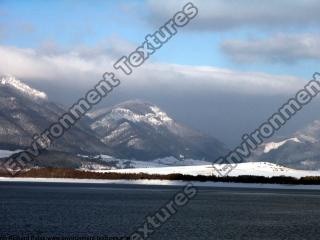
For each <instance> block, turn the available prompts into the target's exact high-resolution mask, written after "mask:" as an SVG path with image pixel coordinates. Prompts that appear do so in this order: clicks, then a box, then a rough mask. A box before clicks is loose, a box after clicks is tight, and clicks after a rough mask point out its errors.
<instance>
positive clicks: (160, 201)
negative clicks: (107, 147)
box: [0, 182, 320, 240]
mask: <svg viewBox="0 0 320 240" xmlns="http://www.w3.org/2000/svg"><path fill="white" fill-rule="evenodd" d="M181 189H182V187H167V186H141V185H140V186H138V185H111V184H110V185H108V184H67V183H65V184H64V183H6V182H2V183H0V236H8V235H19V236H27V235H29V236H110V237H111V236H125V235H129V234H130V233H131V232H133V231H134V230H136V228H137V227H139V226H140V225H141V224H142V223H143V222H144V219H145V216H147V215H152V214H153V213H155V212H156V211H157V210H158V209H159V208H160V207H162V206H163V205H164V204H166V203H167V202H168V201H169V200H170V199H171V198H172V197H173V196H174V195H175V193H176V192H177V191H180V190H181ZM198 190H199V192H198V195H197V196H196V197H195V198H194V199H192V200H191V201H190V203H189V204H188V205H186V206H184V207H182V208H180V209H179V211H178V213H177V214H176V215H174V216H173V217H172V218H171V219H170V220H169V221H168V222H167V223H165V224H164V225H163V226H162V227H161V228H160V229H159V230H157V231H156V232H155V233H154V234H153V235H152V236H151V238H150V239H165V240H166V239H168V240H171V239H173V240H175V239H177V240H180V239H181V240H183V239H195V240H201V239H259V240H261V239H268V240H269V239H299V240H301V239H320V192H319V191H303V190H266V189H230V188H199V189H198Z"/></svg>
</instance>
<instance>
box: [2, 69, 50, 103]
mask: <svg viewBox="0 0 320 240" xmlns="http://www.w3.org/2000/svg"><path fill="white" fill-rule="evenodd" d="M0 86H7V87H10V88H13V89H15V90H16V91H18V92H19V93H21V94H23V95H25V96H28V97H31V98H33V99H42V100H47V99H48V97H47V94H45V93H44V92H41V91H39V90H36V89H34V88H31V87H30V86H28V85H27V84H25V83H23V82H21V81H20V80H18V79H17V78H15V77H14V76H12V75H5V76H2V77H0Z"/></svg>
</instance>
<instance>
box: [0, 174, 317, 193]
mask: <svg viewBox="0 0 320 240" xmlns="http://www.w3.org/2000/svg"><path fill="white" fill-rule="evenodd" d="M5 182H10V183H13V182H16V183H73V184H107V185H117V184H127V185H146V186H152V185H155V186H184V185H185V184H186V183H192V184H193V185H194V186H196V187H208V188H246V189H283V190H320V185H302V184H300V185H294V184H276V183H274V184H270V183H235V182H198V181H181V180H157V179H150V180H146V179H144V180H125V179H123V180H101V179H75V178H29V177H20V178H19V177H0V183H5Z"/></svg>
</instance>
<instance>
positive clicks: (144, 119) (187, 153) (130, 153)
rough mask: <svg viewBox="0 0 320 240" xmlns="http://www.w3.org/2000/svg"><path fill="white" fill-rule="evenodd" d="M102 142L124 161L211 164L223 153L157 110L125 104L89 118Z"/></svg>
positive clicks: (206, 138)
mask: <svg viewBox="0 0 320 240" xmlns="http://www.w3.org/2000/svg"><path fill="white" fill-rule="evenodd" d="M90 116H91V117H92V118H93V120H94V122H93V123H92V124H91V127H92V129H93V130H95V131H96V133H97V134H98V135H99V136H100V139H101V141H102V142H104V143H105V144H106V145H108V146H110V147H111V148H112V149H114V151H115V152H121V153H122V154H123V155H124V157H125V158H127V159H136V160H148V161H149V160H153V159H157V158H164V157H169V156H172V157H175V158H177V159H180V160H181V161H182V160H184V159H186V158H191V159H199V160H207V161H214V160H215V159H216V158H218V157H219V156H221V155H223V154H225V153H226V148H225V146H224V145H223V144H222V143H221V142H219V141H218V140H216V139H214V138H212V137H209V136H206V135H204V134H202V133H199V132H197V131H194V130H192V129H190V128H188V127H186V126H183V125H182V124H180V123H177V122H176V121H175V120H173V119H172V118H171V117H169V116H168V114H167V113H165V112H164V111H162V110H161V109H160V108H159V107H157V106H155V105H153V104H151V103H148V102H144V101H140V100H134V101H127V102H123V103H121V104H118V105H116V106H114V107H112V108H107V109H102V110H98V111H96V112H93V113H91V114H90Z"/></svg>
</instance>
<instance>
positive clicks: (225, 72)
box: [0, 46, 303, 95]
mask: <svg viewBox="0 0 320 240" xmlns="http://www.w3.org/2000/svg"><path fill="white" fill-rule="evenodd" d="M98 53H99V54H98ZM108 53H109V54H108ZM0 55H1V58H0V73H1V74H12V75H15V76H17V77H18V78H21V79H29V80H33V81H42V84H46V82H47V83H50V84H51V85H52V84H55V85H63V86H66V87H70V88H72V87H73V86H77V87H79V86H83V87H84V88H85V87H89V86H90V85H92V84H94V83H96V82H97V81H98V80H99V79H100V78H101V75H102V74H103V73H104V72H106V71H114V70H113V68H112V64H113V63H114V62H115V60H116V58H115V56H114V54H113V53H112V51H102V50H101V51H97V49H90V48H82V49H80V48H78V49H74V50H71V51H69V52H61V51H60V52H57V53H48V52H42V51H40V50H35V49H24V48H17V47H8V46H0ZM115 73H116V74H117V75H118V77H119V78H121V80H124V81H125V84H123V85H124V86H123V87H124V88H127V89H133V90H134V89H144V90H145V91H155V92H159V91H160V90H166V91H178V92H183V91H185V92H186V93H187V92H190V91H192V92H201V91H211V92H217V91H218V92H229V93H233V92H234V93H240V94H250V95H255V94H259V95H260V94H261V95H274V94H287V93H291V92H293V91H295V90H297V89H298V88H299V87H300V86H302V85H303V80H302V79H299V78H296V77H292V76H279V75H272V74H267V73H259V72H241V71H234V70H229V69H224V68H217V67H211V66H187V65H177V64H166V63H155V62H149V63H148V64H145V65H143V66H142V67H140V68H139V69H136V70H135V72H134V73H133V74H132V75H130V76H124V75H119V73H118V72H115Z"/></svg>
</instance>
